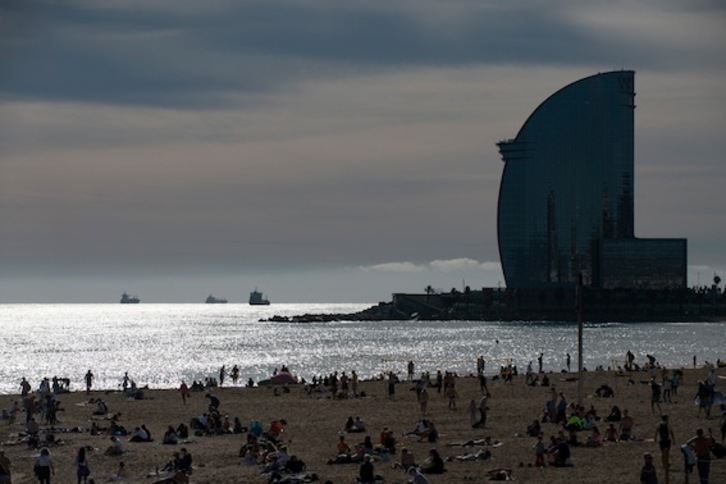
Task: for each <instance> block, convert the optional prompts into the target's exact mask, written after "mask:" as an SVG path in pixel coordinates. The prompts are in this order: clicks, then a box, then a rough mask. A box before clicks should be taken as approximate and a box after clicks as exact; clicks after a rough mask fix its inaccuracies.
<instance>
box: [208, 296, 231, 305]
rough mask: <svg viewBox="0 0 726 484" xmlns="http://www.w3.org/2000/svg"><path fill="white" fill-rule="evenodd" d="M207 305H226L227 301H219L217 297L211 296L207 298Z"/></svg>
mask: <svg viewBox="0 0 726 484" xmlns="http://www.w3.org/2000/svg"><path fill="white" fill-rule="evenodd" d="M205 302H206V303H207V304H226V303H227V300H226V299H217V298H216V297H214V296H212V295H211V294H210V295H209V296H208V297H207V300H206V301H205Z"/></svg>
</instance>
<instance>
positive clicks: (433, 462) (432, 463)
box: [421, 449, 446, 474]
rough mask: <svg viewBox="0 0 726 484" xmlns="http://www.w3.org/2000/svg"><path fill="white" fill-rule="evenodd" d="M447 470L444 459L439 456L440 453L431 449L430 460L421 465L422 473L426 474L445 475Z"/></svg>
mask: <svg viewBox="0 0 726 484" xmlns="http://www.w3.org/2000/svg"><path fill="white" fill-rule="evenodd" d="M445 470H446V469H445V468H444V459H442V458H441V456H440V455H439V451H438V450H436V449H431V450H430V451H429V457H428V459H426V460H425V461H424V463H423V464H422V465H421V472H423V473H424V474H443V473H444V472H445Z"/></svg>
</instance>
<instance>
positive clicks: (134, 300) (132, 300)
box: [121, 292, 141, 304]
mask: <svg viewBox="0 0 726 484" xmlns="http://www.w3.org/2000/svg"><path fill="white" fill-rule="evenodd" d="M139 302H141V299H139V298H138V296H129V295H128V294H126V292H124V293H123V294H121V304H138V303H139Z"/></svg>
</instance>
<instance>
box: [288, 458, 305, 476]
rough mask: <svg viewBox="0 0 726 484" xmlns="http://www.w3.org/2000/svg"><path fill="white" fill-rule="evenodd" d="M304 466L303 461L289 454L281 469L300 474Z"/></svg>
mask: <svg viewBox="0 0 726 484" xmlns="http://www.w3.org/2000/svg"><path fill="white" fill-rule="evenodd" d="M305 467H306V466H305V462H303V461H302V460H300V459H299V458H298V457H297V456H296V455H295V454H293V455H291V456H290V460H288V461H287V463H286V464H285V468H284V469H283V470H284V471H285V472H289V473H290V474H300V473H301V472H303V471H304V470H305Z"/></svg>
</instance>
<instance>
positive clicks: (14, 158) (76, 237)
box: [0, 0, 726, 303]
mask: <svg viewBox="0 0 726 484" xmlns="http://www.w3.org/2000/svg"><path fill="white" fill-rule="evenodd" d="M724 25H726V5H724V4H723V2H719V1H698V0H694V1H669V0H651V1H647V0H628V1H612V2H572V1H564V0H523V1H520V2H502V1H487V0H476V1H465V0H435V1H434V0H399V1H390V0H366V1H348V2H341V1H339V0H316V1H309V0H258V1H239V0H205V1H203V2H202V1H188V0H175V1H173V2H172V1H155V0H138V1H135V0H104V1H102V2H99V1H92V0H89V1H86V0H77V1H76V0H63V1H57V0H55V1H51V0H47V1H37V0H36V1H33V0H30V1H28V0H24V1H15V0H5V1H2V2H0V302H4V303H23V302H37V303H42V302H116V301H117V300H118V299H119V298H120V294H121V292H122V291H128V292H129V293H131V294H136V295H138V296H139V297H140V298H141V299H142V302H202V301H203V300H204V298H206V296H207V295H208V294H209V293H210V292H211V293H214V294H215V295H216V296H218V297H226V298H227V299H229V300H230V302H245V301H246V299H247V296H248V293H249V291H251V290H253V289H254V288H255V287H258V288H259V289H260V290H262V291H263V292H265V294H267V295H268V296H269V297H270V298H271V299H272V301H273V303H274V302H363V303H368V302H371V303H376V302H378V301H390V299H391V294H392V293H394V292H422V291H423V289H424V288H425V287H426V286H429V285H430V286H432V287H434V288H436V289H441V290H450V289H451V288H453V287H455V288H458V289H461V288H462V287H463V286H465V285H468V286H470V287H472V288H480V287H483V286H487V287H497V286H500V285H501V286H503V285H504V280H503V279H504V278H503V276H502V273H501V267H500V264H499V253H498V247H497V239H496V217H497V214H496V209H497V197H498V190H499V182H500V178H501V174H502V170H503V163H502V161H501V158H500V156H499V153H498V150H497V147H496V142H497V141H499V140H502V139H505V138H512V137H514V136H515V135H516V134H517V132H518V130H519V129H520V127H521V126H522V124H524V122H525V121H526V119H527V117H528V116H529V114H530V113H531V112H532V111H533V110H534V109H535V108H536V107H537V106H538V105H539V104H540V103H541V102H542V101H544V100H545V99H546V98H547V97H548V96H549V95H550V94H552V93H554V92H555V91H557V90H558V89H560V88H562V87H564V86H565V85H567V84H569V83H571V82H574V81H576V80H578V79H580V78H583V77H587V76H590V75H593V74H596V73H598V72H606V71H610V70H614V69H632V70H635V71H636V79H635V82H636V84H635V87H636V92H637V96H636V104H637V109H636V112H635V116H636V117H635V124H636V128H635V130H636V131H635V137H636V153H635V195H636V198H635V209H636V219H635V223H636V235H637V236H639V237H678V238H681V237H683V238H687V239H688V248H689V255H688V263H689V284H690V285H697V284H701V285H702V284H710V283H711V281H712V278H713V275H714V273H719V274H720V275H721V277H722V278H724V279H726V261H725V260H724V257H725V256H726V252H724V247H726V210H724V209H723V207H722V205H723V200H724V195H723V194H724V187H725V186H726V163H725V161H726V160H725V159H724V158H725V156H726V34H725V33H724V29H723V26H724Z"/></svg>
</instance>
